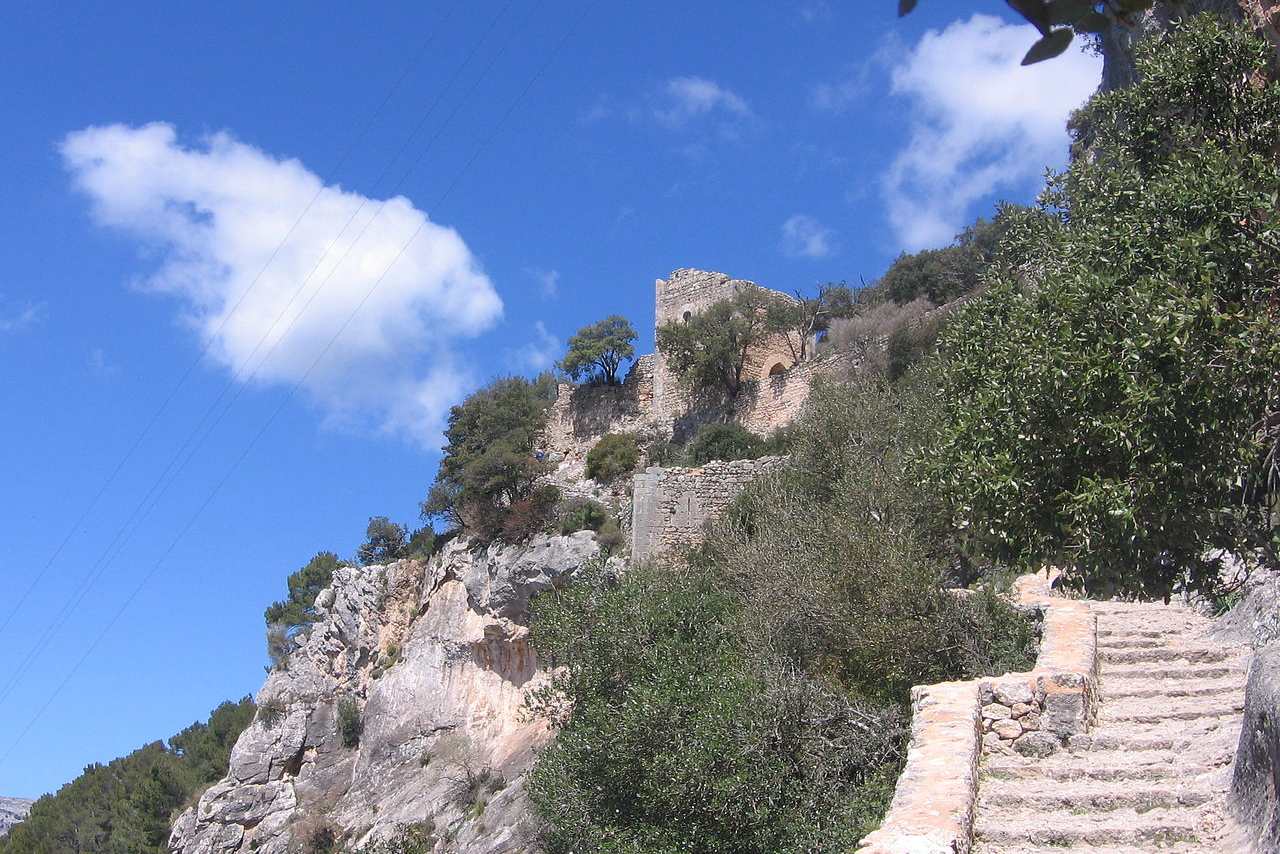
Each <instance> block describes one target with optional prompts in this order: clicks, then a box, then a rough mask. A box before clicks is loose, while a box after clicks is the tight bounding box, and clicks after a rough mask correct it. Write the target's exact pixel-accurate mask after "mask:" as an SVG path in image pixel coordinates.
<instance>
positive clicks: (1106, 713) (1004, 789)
mask: <svg viewBox="0 0 1280 854" xmlns="http://www.w3.org/2000/svg"><path fill="white" fill-rule="evenodd" d="M1092 607H1093V610H1094V612H1095V613H1096V614H1097V617H1098V655H1099V658H1100V659H1101V680H1100V681H1101V698H1102V702H1101V703H1100V705H1099V706H1098V720H1097V724H1096V726H1094V727H1093V728H1092V729H1091V730H1090V732H1089V733H1088V734H1087V735H1075V736H1072V737H1071V738H1070V740H1069V745H1068V746H1067V747H1064V748H1063V749H1061V750H1059V751H1057V752H1056V753H1054V754H1053V755H1050V756H1047V757H1043V758H1034V757H1028V756H1022V755H1020V754H1019V753H1017V752H1015V751H1013V750H1012V749H1009V748H1008V747H1004V748H1002V749H1000V750H997V751H996V752H994V753H991V754H989V755H987V756H986V757H985V759H984V760H983V765H982V772H981V776H980V780H979V787H978V802H977V810H976V819H975V823H974V837H975V841H974V851H975V852H977V854H1050V852H1061V851H1064V850H1068V851H1069V850H1075V851H1090V852H1096V854H1137V852H1153V851H1162V852H1175V854H1182V853H1183V852H1223V854H1227V852H1230V854H1241V852H1246V851H1248V847H1247V845H1246V844H1244V843H1243V842H1242V839H1243V837H1242V836H1241V835H1240V834H1239V831H1238V830H1237V829H1236V828H1235V827H1234V826H1233V823H1232V822H1231V820H1230V819H1229V818H1228V817H1227V815H1226V812H1225V811H1226V802H1227V792H1228V788H1229V785H1230V767H1229V766H1230V764H1231V760H1232V758H1233V756H1234V754H1235V749H1236V743H1237V740H1238V738H1239V734H1240V723H1241V711H1242V709H1243V704H1244V687H1245V677H1246V672H1247V667H1248V653H1247V651H1246V650H1244V649H1242V648H1235V647H1230V646H1224V645H1223V644H1222V643H1221V642H1218V641H1211V640H1210V639H1209V638H1208V630H1209V620H1207V619H1206V618H1204V617H1202V616H1201V615H1199V614H1197V613H1196V612H1194V611H1192V610H1190V609H1188V608H1185V607H1183V606H1181V605H1177V604H1174V605H1167V606H1166V605H1161V604H1150V603H1146V604H1133V603H1119V602H1097V603H1092Z"/></svg>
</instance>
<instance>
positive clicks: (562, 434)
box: [542, 355, 657, 461]
mask: <svg viewBox="0 0 1280 854" xmlns="http://www.w3.org/2000/svg"><path fill="white" fill-rule="evenodd" d="M656 361H657V357H656V356H654V355H648V356H641V357H640V358H638V359H636V360H635V362H634V363H633V364H632V366H631V370H629V371H628V372H627V375H626V377H625V378H624V379H623V381H622V384H621V385H583V386H575V385H573V384H572V383H561V384H560V389H559V394H558V395H557V397H556V402H555V403H554V404H552V407H551V412H550V414H549V416H548V418H547V427H546V431H545V433H544V435H543V440H542V447H543V449H544V450H545V451H547V452H548V453H551V454H554V455H557V456H559V457H561V458H563V459H566V460H577V461H581V460H585V459H586V456H587V453H588V452H589V451H590V450H591V448H592V447H593V446H594V445H595V443H596V442H597V441H599V439H600V437H601V436H603V435H604V434H606V433H637V434H640V435H648V434H652V433H654V432H655V427H654V423H653V406H654V402H653V401H654V397H653V374H654V365H655V363H656Z"/></svg>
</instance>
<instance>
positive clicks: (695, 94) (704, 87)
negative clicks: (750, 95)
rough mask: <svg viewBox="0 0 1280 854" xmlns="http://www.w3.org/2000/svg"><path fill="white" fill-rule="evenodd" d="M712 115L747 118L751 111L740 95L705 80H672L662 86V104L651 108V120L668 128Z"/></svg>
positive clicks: (689, 78) (695, 78) (680, 78)
mask: <svg viewBox="0 0 1280 854" xmlns="http://www.w3.org/2000/svg"><path fill="white" fill-rule="evenodd" d="M711 113H723V114H728V115H729V116H732V117H736V118H746V117H747V116H750V115H751V108H750V107H748V106H747V102H746V101H745V100H744V99H743V98H742V97H741V96H740V95H738V94H737V93H735V92H732V91H730V90H729V89H726V88H724V87H723V86H721V85H720V84H719V83H716V82H715V81H714V80H708V79H706V78H705V77H673V78H671V79H670V80H668V81H667V83H666V85H665V86H664V87H663V90H662V98H661V103H659V104H658V105H656V106H655V107H654V108H653V116H654V118H656V119H657V120H658V122H659V123H660V124H663V125H665V126H666V127H669V128H679V127H683V126H684V125H686V124H688V123H689V121H690V120H691V119H694V118H697V117H699V116H705V115H708V114H711Z"/></svg>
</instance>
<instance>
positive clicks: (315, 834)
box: [306, 824, 342, 854]
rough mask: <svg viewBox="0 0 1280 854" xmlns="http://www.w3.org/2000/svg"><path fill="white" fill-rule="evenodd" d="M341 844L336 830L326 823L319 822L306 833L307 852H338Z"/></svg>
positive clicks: (336, 853) (331, 853) (310, 853)
mask: <svg viewBox="0 0 1280 854" xmlns="http://www.w3.org/2000/svg"><path fill="white" fill-rule="evenodd" d="M341 844H342V840H341V838H340V837H339V836H338V832H337V831H336V830H334V829H333V827H331V826H330V825H328V824H320V825H318V826H317V827H315V829H313V830H312V831H311V832H310V833H309V834H308V835H307V841H306V845H307V854H338V851H339V850H341V849H340V847H339V846H340V845H341Z"/></svg>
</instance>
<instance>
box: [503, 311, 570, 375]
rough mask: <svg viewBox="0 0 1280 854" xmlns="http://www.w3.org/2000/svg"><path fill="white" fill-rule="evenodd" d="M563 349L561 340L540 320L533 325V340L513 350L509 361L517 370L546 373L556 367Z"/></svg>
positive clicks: (509, 355)
mask: <svg viewBox="0 0 1280 854" xmlns="http://www.w3.org/2000/svg"><path fill="white" fill-rule="evenodd" d="M563 349H564V344H563V343H561V341H560V339H559V338H557V337H556V336H554V335H552V334H551V333H550V332H548V331H547V327H546V324H544V323H543V322H542V321H541V320H539V321H537V322H536V323H534V324H533V340H531V341H529V342H527V343H525V344H524V346H522V347H519V348H517V349H515V350H512V351H511V352H510V353H509V354H508V361H509V362H510V363H511V365H512V367H513V368H515V369H516V370H520V371H531V372H540V371H545V370H549V369H550V368H551V367H552V366H554V365H555V363H556V360H557V359H559V358H560V355H561V351H562V350H563Z"/></svg>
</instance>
